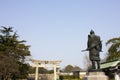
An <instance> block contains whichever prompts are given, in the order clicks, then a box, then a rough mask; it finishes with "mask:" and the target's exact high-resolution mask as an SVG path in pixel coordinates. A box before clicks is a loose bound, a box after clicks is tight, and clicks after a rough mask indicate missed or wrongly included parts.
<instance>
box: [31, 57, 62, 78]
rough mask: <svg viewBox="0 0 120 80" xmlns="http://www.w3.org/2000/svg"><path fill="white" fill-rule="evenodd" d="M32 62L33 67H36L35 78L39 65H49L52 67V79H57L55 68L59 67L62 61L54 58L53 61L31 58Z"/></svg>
mask: <svg viewBox="0 0 120 80" xmlns="http://www.w3.org/2000/svg"><path fill="white" fill-rule="evenodd" d="M31 61H32V62H33V63H34V67H36V72H35V80H38V68H39V67H49V68H51V67H52V68H54V80H56V79H57V73H56V72H57V71H56V68H60V66H59V64H60V63H61V62H62V61H60V60H55V61H48V60H33V59H32V60H31ZM46 64H52V65H46Z"/></svg>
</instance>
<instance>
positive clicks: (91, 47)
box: [83, 30, 102, 69]
mask: <svg viewBox="0 0 120 80" xmlns="http://www.w3.org/2000/svg"><path fill="white" fill-rule="evenodd" d="M83 51H89V58H90V60H91V62H92V69H96V68H97V69H100V56H99V52H101V51H102V44H101V40H100V37H99V36H97V35H95V33H94V31H93V30H91V31H90V35H88V42H87V49H86V50H83ZM96 63H97V66H96Z"/></svg>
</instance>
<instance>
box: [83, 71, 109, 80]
mask: <svg viewBox="0 0 120 80" xmlns="http://www.w3.org/2000/svg"><path fill="white" fill-rule="evenodd" d="M83 80H109V78H108V77H107V76H106V75H105V74H104V72H89V73H88V75H86V76H85V77H84V78H83Z"/></svg>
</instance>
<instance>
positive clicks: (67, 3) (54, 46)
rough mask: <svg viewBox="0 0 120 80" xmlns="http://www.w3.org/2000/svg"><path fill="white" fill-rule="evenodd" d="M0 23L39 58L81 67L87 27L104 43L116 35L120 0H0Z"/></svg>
mask: <svg viewBox="0 0 120 80" xmlns="http://www.w3.org/2000/svg"><path fill="white" fill-rule="evenodd" d="M0 26H6V27H8V26H12V27H14V30H16V31H17V33H18V34H19V36H20V39H23V40H26V41H27V44H28V45H30V46H31V47H30V51H31V55H32V57H33V58H34V59H40V60H62V63H61V66H62V67H64V66H66V65H68V64H71V65H77V66H80V67H82V68H84V56H85V54H88V52H81V50H82V49H85V48H86V47H87V44H86V42H87V36H88V34H89V32H90V30H91V29H93V30H94V31H95V33H96V34H97V35H99V36H100V37H101V40H102V44H103V52H102V53H101V58H104V56H105V53H106V52H107V49H108V47H107V46H106V45H105V42H106V41H107V40H109V39H110V38H114V37H120V0H0Z"/></svg>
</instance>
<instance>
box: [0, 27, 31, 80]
mask: <svg viewBox="0 0 120 80" xmlns="http://www.w3.org/2000/svg"><path fill="white" fill-rule="evenodd" d="M18 38H19V36H18V35H17V33H16V32H14V31H13V28H12V27H8V28H7V27H4V26H2V28H1V29H0V57H2V58H0V64H1V66H0V67H1V68H0V70H1V71H0V78H1V80H7V79H9V78H11V79H12V80H15V79H17V78H25V77H27V74H28V70H29V65H28V64H27V63H26V56H30V51H29V46H27V45H25V42H26V41H25V40H18ZM6 71H7V72H6ZM3 72H5V73H3Z"/></svg>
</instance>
